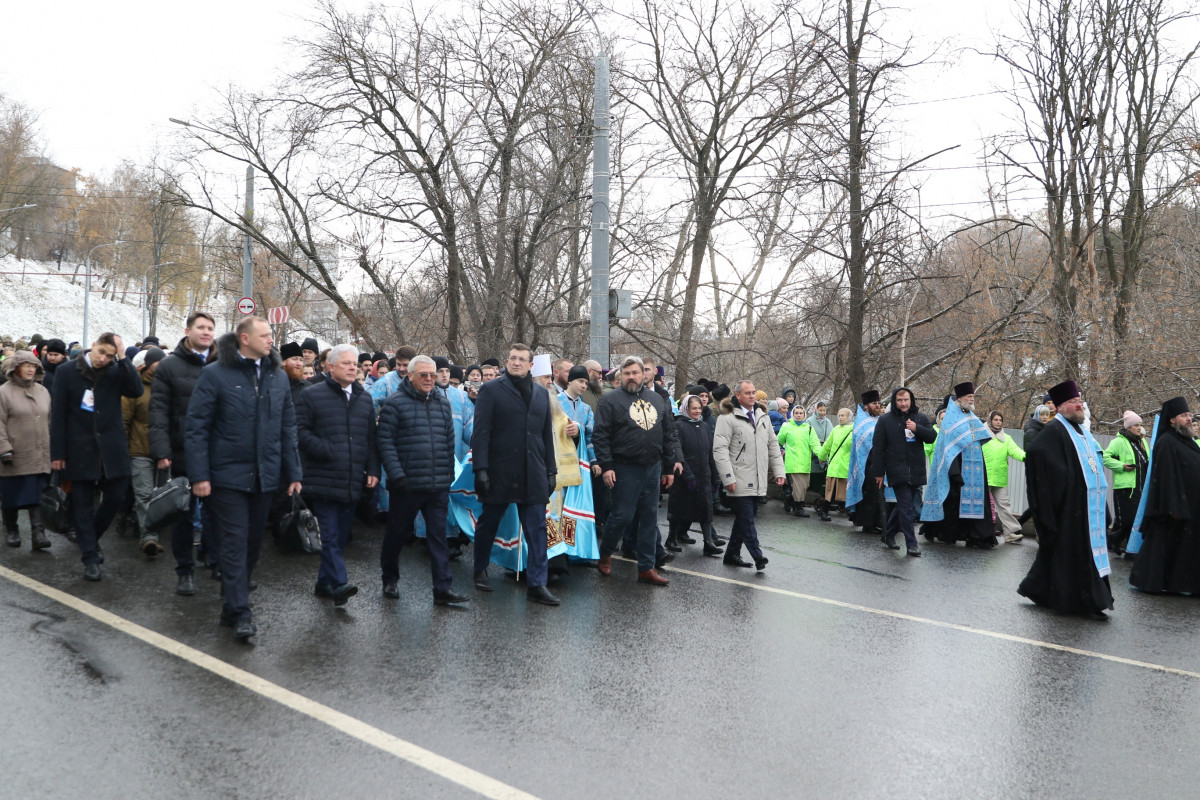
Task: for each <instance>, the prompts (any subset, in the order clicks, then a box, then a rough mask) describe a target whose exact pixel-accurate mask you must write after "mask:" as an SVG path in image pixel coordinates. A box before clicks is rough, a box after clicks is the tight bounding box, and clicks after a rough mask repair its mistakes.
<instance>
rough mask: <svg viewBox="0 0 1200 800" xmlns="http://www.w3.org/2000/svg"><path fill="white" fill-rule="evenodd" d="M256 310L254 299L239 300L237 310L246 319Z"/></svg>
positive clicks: (244, 298)
mask: <svg viewBox="0 0 1200 800" xmlns="http://www.w3.org/2000/svg"><path fill="white" fill-rule="evenodd" d="M255 308H256V306H255V305H254V298H253V297H243V298H242V299H241V300H238V304H237V310H238V312H239V313H241V315H242V316H244V317H248V316H250V315H251V314H253V313H254V309H255Z"/></svg>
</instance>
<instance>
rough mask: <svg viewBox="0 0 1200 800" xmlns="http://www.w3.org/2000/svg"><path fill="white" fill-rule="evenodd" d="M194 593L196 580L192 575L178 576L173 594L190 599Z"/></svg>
mask: <svg viewBox="0 0 1200 800" xmlns="http://www.w3.org/2000/svg"><path fill="white" fill-rule="evenodd" d="M195 593H196V579H195V578H194V577H192V573H190V572H189V573H187V574H186V575H180V576H179V583H178V584H176V585H175V594H181V595H183V596H184V597H191V596H192V595H194V594H195Z"/></svg>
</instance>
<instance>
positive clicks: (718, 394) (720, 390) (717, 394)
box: [712, 383, 733, 402]
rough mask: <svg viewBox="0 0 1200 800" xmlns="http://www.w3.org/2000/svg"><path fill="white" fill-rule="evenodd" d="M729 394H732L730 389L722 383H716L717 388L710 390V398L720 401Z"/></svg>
mask: <svg viewBox="0 0 1200 800" xmlns="http://www.w3.org/2000/svg"><path fill="white" fill-rule="evenodd" d="M731 394H733V392H732V390H730V388H729V387H728V386H726V385H725V384H723V383H722V384H720V385H718V386H717V388H715V389H713V390H712V399H713V400H716V401H718V402H720V401H721V400H724V399H725V398H726V397H729V395H731Z"/></svg>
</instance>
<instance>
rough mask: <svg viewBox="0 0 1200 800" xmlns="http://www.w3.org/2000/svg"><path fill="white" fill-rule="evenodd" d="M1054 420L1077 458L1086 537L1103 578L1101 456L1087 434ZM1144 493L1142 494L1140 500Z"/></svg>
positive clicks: (1104, 536)
mask: <svg viewBox="0 0 1200 800" xmlns="http://www.w3.org/2000/svg"><path fill="white" fill-rule="evenodd" d="M1054 419H1055V420H1057V421H1058V423H1059V424H1060V425H1062V426H1063V427H1064V428H1066V429H1067V433H1068V434H1070V436H1071V444H1073V445H1075V453H1076V455H1078V456H1079V469H1080V471H1081V472H1083V481H1084V483H1085V484H1087V510H1088V538H1090V539H1091V544H1092V561H1094V562H1095V563H1096V571H1097V572H1099V573H1100V577H1101V578H1103V577H1104V576H1105V575H1108V574H1109V573H1111V572H1112V567H1110V566H1109V564H1108V534H1107V532H1106V530H1105V528H1106V527H1107V525H1108V519H1107V515H1106V513H1105V512H1106V511H1107V510H1108V509H1107V500H1108V480H1107V479H1106V478H1105V477H1104V456H1103V455H1102V454H1101V452H1100V444H1099V443H1098V442H1097V441H1096V440H1095V439H1093V438H1092V434H1091V432H1090V431H1088V430H1087V429H1084V431H1083V433H1078V432H1076V430H1075V426H1074V425H1072V424H1071V423H1069V422H1067V420H1066V418H1065V417H1064V416H1063V415H1062V414H1056V415H1055V416H1054ZM1156 429H1157V428H1156ZM1146 494H1147V493H1146V492H1142V496H1143V497H1145V496H1146ZM1141 510H1142V509H1141V506H1140V504H1139V507H1138V517H1137V518H1136V519H1137V520H1140V519H1141Z"/></svg>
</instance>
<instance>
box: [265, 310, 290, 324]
mask: <svg viewBox="0 0 1200 800" xmlns="http://www.w3.org/2000/svg"><path fill="white" fill-rule="evenodd" d="M290 318H291V312H290V311H289V310H288V307H287V306H278V307H276V308H268V309H267V322H269V323H271V324H272V325H282V324H283V323H285V322H287V321H288V319H290Z"/></svg>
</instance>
